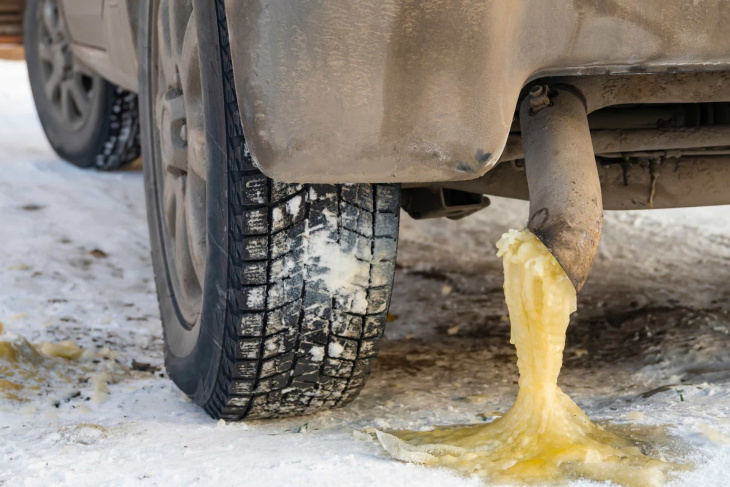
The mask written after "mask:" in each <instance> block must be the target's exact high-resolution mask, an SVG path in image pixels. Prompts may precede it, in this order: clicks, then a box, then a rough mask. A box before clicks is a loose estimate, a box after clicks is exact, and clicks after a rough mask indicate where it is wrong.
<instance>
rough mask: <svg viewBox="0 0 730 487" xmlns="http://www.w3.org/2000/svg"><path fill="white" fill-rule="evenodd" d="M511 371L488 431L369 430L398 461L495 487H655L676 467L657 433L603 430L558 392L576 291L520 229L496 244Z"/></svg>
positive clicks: (656, 430)
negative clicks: (507, 401)
mask: <svg viewBox="0 0 730 487" xmlns="http://www.w3.org/2000/svg"><path fill="white" fill-rule="evenodd" d="M497 247H498V249H499V252H498V255H499V256H501V257H502V258H503V263H504V292H505V299H506V301H507V307H508V309H509V315H510V321H511V333H512V338H511V340H510V342H511V343H512V344H514V345H515V347H516V349H517V366H518V369H519V372H520V379H519V392H518V393H517V399H516V400H515V403H514V404H513V405H512V408H511V409H510V410H509V412H507V414H505V415H504V416H502V417H501V418H498V419H496V420H495V421H493V422H492V423H489V424H480V425H470V426H452V427H443V428H438V429H435V430H433V431H425V432H424V431H389V432H383V431H377V432H376V434H377V437H378V440H379V441H380V443H381V445H382V446H383V448H385V450H386V451H387V452H388V453H389V454H390V455H391V456H392V457H394V458H396V459H398V460H402V461H407V462H413V463H420V464H426V465H430V466H436V467H448V468H452V469H455V470H457V471H459V472H461V473H463V474H466V475H470V476H477V477H481V478H483V479H485V480H487V481H489V482H493V483H500V484H505V483H507V484H534V483H540V484H545V483H560V482H565V481H568V480H573V479H580V478H585V479H590V480H596V481H612V482H615V483H617V484H621V485H626V486H630V487H645V486H658V485H663V484H664V483H665V481H666V478H667V474H668V473H669V472H670V471H672V470H674V469H678V468H682V469H684V468H685V467H684V466H681V465H679V464H677V463H673V462H671V461H668V460H667V459H665V458H664V456H662V455H663V454H667V453H668V449H667V448H664V447H666V446H667V436H666V434H665V432H664V430H663V429H662V428H657V427H639V426H636V425H632V426H631V427H630V428H626V427H611V428H610V429H609V427H603V426H600V425H597V424H594V423H593V422H591V420H590V419H588V417H587V416H586V415H585V414H584V413H583V411H581V409H580V408H579V407H578V406H577V405H576V404H575V403H574V402H573V401H572V400H571V399H570V398H569V397H568V396H567V395H566V394H565V393H564V392H563V391H562V390H560V388H559V387H558V385H557V380H558V375H559V373H560V368H561V366H562V359H563V348H564V346H565V333H566V330H567V327H568V323H569V321H570V315H571V313H573V312H574V311H575V310H576V292H575V288H574V287H573V285H572V283H571V282H570V280H569V279H568V277H567V276H566V275H565V272H564V271H563V269H562V268H561V267H560V265H559V264H558V262H557V261H556V260H555V258H554V257H553V256H552V254H551V253H550V252H549V251H548V249H547V248H546V247H545V246H544V245H543V244H542V242H540V241H539V240H538V239H537V237H535V236H534V235H533V234H532V233H531V232H530V231H529V230H523V231H521V232H518V231H516V230H512V231H510V232H509V233H507V234H505V235H504V236H503V237H502V239H501V240H500V241H499V242H498V243H497Z"/></svg>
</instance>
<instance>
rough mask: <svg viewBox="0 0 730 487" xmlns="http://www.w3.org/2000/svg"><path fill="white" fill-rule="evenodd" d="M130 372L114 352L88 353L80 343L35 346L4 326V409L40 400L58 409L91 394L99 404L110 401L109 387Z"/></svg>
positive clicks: (0, 397)
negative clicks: (56, 406) (5, 331)
mask: <svg viewBox="0 0 730 487" xmlns="http://www.w3.org/2000/svg"><path fill="white" fill-rule="evenodd" d="M127 372H128V371H127V369H126V368H125V367H124V366H122V365H121V364H120V363H119V362H117V361H116V357H115V354H114V352H112V351H110V350H109V349H106V348H102V349H98V350H85V349H83V348H82V347H81V346H79V345H78V344H77V343H75V342H72V341H64V342H59V343H39V344H31V343H30V342H29V341H28V340H26V339H25V338H24V337H22V336H20V335H16V334H14V333H4V332H3V328H2V325H0V405H2V406H6V407H7V406H9V407H11V408H12V407H13V404H14V403H15V404H17V403H25V402H29V401H32V400H35V399H38V398H42V399H46V400H48V401H49V402H51V403H52V404H55V405H58V404H60V403H61V402H63V401H68V400H70V399H72V398H74V397H80V396H82V395H83V394H86V393H88V397H90V398H91V399H93V400H95V401H103V400H104V399H106V397H107V393H108V389H107V384H108V383H113V382H116V381H117V379H118V378H119V377H121V376H122V375H124V374H126V373H127Z"/></svg>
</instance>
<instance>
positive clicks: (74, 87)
mask: <svg viewBox="0 0 730 487" xmlns="http://www.w3.org/2000/svg"><path fill="white" fill-rule="evenodd" d="M66 86H67V87H68V91H69V94H70V96H71V98H72V100H73V102H74V105H76V108H77V109H78V111H79V114H81V115H82V116H83V115H86V113H87V112H88V110H89V95H88V94H87V93H86V91H85V90H84V87H83V86H82V85H81V79H79V77H78V76H74V77H73V78H72V79H70V80H68V81H66Z"/></svg>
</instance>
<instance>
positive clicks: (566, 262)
mask: <svg viewBox="0 0 730 487" xmlns="http://www.w3.org/2000/svg"><path fill="white" fill-rule="evenodd" d="M546 96H547V97H548V100H546V99H545V97H546ZM520 126H521V130H522V142H523V145H524V151H525V168H526V173H527V185H528V188H529V191H530V216H529V219H528V222H527V227H528V228H529V229H530V230H531V231H532V232H533V233H534V234H535V235H536V236H537V237H538V238H539V239H540V240H541V241H542V242H543V243H544V244H545V246H546V247H547V248H548V249H549V250H550V252H552V254H553V255H554V256H555V258H556V259H557V261H558V262H559V263H560V265H561V266H562V267H563V270H565V273H566V274H567V275H568V278H569V279H570V280H571V282H572V283H573V285H574V286H575V289H576V291H580V290H581V288H582V287H583V284H585V281H586V279H587V278H588V273H589V272H590V269H591V266H592V265H593V260H594V258H595V256H596V251H597V250H598V244H599V242H600V241H601V228H602V225H603V204H602V199H601V185H600V182H599V179H598V170H597V168H596V159H595V156H594V153H593V145H592V142H591V133H590V130H589V127H588V116H587V113H586V106H585V101H584V100H583V98H582V96H580V95H579V94H578V92H574V91H572V90H571V89H570V87H557V88H548V87H547V86H544V87H540V88H539V89H533V90H532V91H531V92H530V95H529V96H527V97H526V98H525V100H523V102H522V105H521V107H520Z"/></svg>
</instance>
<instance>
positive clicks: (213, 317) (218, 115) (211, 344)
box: [138, 0, 229, 405]
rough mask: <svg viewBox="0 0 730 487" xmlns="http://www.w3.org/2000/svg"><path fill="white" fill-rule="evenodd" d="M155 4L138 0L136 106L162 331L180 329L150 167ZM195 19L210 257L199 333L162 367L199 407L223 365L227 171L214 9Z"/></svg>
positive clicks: (199, 9) (196, 8)
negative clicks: (181, 353)
mask: <svg viewBox="0 0 730 487" xmlns="http://www.w3.org/2000/svg"><path fill="white" fill-rule="evenodd" d="M157 4H158V1H157V0H142V1H140V2H139V9H140V10H139V33H138V35H139V38H138V41H139V45H138V48H139V49H138V52H139V69H140V78H139V87H140V91H139V107H140V115H141V116H140V123H141V128H142V136H141V141H142V155H143V160H144V161H145V163H144V165H143V166H144V176H145V196H146V200H147V218H148V223H149V229H150V245H151V248H152V262H153V266H154V270H155V284H156V287H157V295H158V299H159V305H160V318H161V319H162V323H163V330H164V329H166V328H167V327H170V326H183V325H182V323H181V321H180V314H179V313H178V312H177V309H176V304H175V298H174V295H173V290H172V289H173V288H172V285H171V282H170V272H169V269H168V263H167V259H166V256H165V251H164V240H163V238H164V235H163V233H162V232H163V231H164V217H163V215H162V213H161V209H160V207H159V204H158V187H157V184H158V182H157V181H156V173H155V167H156V165H158V164H160V161H159V160H158V159H157V158H158V157H159V154H158V153H157V152H156V150H155V144H154V133H155V132H154V131H155V130H156V128H155V123H154V113H155V111H154V100H155V95H156V93H154V92H153V90H152V89H151V87H150V80H151V79H152V74H153V72H152V68H153V61H154V60H153V59H152V56H153V52H152V45H151V36H152V35H154V34H155V30H154V28H153V27H154V26H153V25H151V23H152V20H153V19H154V15H153V9H154V8H156V6H157ZM193 15H195V16H196V22H197V27H198V39H199V49H200V59H201V60H205V64H204V65H203V66H201V77H202V80H201V81H202V87H203V106H204V120H205V133H206V157H207V158H208V174H207V191H206V192H207V211H208V221H207V238H208V244H207V246H206V247H207V256H206V274H205V279H204V283H203V309H202V313H201V320H200V323H199V324H198V325H197V326H200V333H199V335H198V339H197V342H196V344H195V346H194V347H193V349H192V351H191V352H190V353H189V354H188V355H186V356H177V355H175V354H174V353H173V352H172V350H170V348H169V346H168V344H167V341H166V342H165V367H166V369H167V372H168V374H169V375H170V377H171V378H172V379H173V380H174V381H175V383H176V384H177V385H178V387H179V388H180V389H181V390H182V391H183V392H184V393H185V394H187V395H188V396H189V397H191V398H192V399H193V400H194V401H195V402H196V403H198V404H200V405H205V404H206V403H207V402H208V400H209V399H210V396H211V394H212V392H213V390H214V387H215V383H216V378H217V376H218V369H219V367H220V363H221V353H222V348H221V346H222V344H223V343H224V326H225V322H226V316H227V299H226V297H227V294H228V279H227V276H228V228H229V227H228V165H227V154H226V153H225V151H224V150H222V149H221V148H225V147H227V141H226V131H225V116H224V114H225V108H224V97H223V87H222V83H221V81H220V80H221V77H220V69H221V59H220V46H219V41H218V30H217V29H218V25H217V22H216V12H215V3H214V2H207V1H205V0H200V1H198V0H194V1H193Z"/></svg>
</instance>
